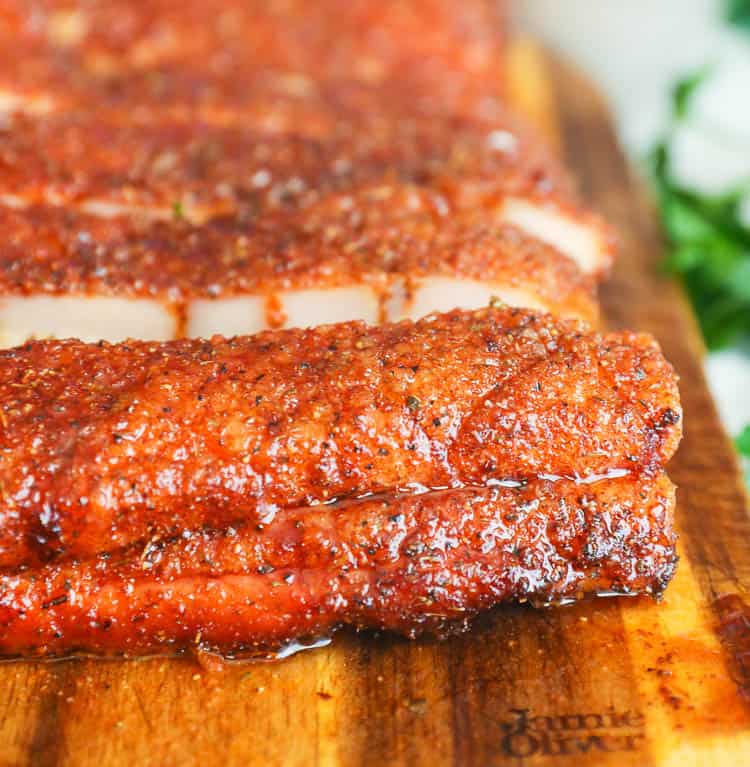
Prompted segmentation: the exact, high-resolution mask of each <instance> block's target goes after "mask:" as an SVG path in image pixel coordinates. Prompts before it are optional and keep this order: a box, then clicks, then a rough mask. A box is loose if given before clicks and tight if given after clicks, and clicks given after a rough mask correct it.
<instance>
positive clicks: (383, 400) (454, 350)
mask: <svg viewBox="0 0 750 767" xmlns="http://www.w3.org/2000/svg"><path fill="white" fill-rule="evenodd" d="M680 416H681V412H680V405H679V399H678V393H677V386H676V380H675V376H674V373H673V371H672V369H671V367H670V366H669V364H668V363H667V362H666V361H665V360H664V358H663V356H662V354H661V352H660V351H659V349H658V347H657V345H656V344H655V342H654V341H653V340H652V339H651V338H650V337H648V336H645V335H634V334H631V333H621V334H611V335H607V336H597V335H593V334H589V333H586V332H584V331H583V329H582V328H581V327H580V326H579V325H577V324H575V323H569V322H563V321H556V320H554V319H553V318H552V317H550V316H538V315H534V314H531V313H529V312H524V311H521V310H514V309H508V308H502V309H487V310H484V311H480V312H458V311H456V312H452V313H450V314H446V315H436V316H433V317H430V318H426V319H424V320H422V321H420V322H417V323H409V322H405V323H400V324H397V325H384V326H381V327H367V326H365V325H364V324H362V323H357V322H354V323H342V324H340V325H331V326H327V327H321V328H317V329H312V330H306V331H303V330H289V331H270V332H265V333H260V334H258V335H256V336H251V337H241V338H234V339H230V340H224V339H222V338H219V337H217V338H215V339H213V340H211V341H203V340H184V341H172V342H167V343H162V344H159V343H146V342H135V341H134V342H128V343H124V344H117V345H109V344H105V343H101V344H88V345H87V344H83V343H80V342H76V341H40V342H33V343H29V344H26V345H25V346H23V347H17V348H15V349H10V350H6V351H3V352H0V421H1V426H2V429H1V430H0V445H2V454H3V462H2V465H1V466H0V486H1V487H2V491H3V497H2V514H1V516H0V519H1V520H2V523H1V524H0V565H2V566H5V567H10V566H14V567H17V566H19V565H21V564H22V563H31V562H34V561H40V560H44V559H46V558H50V557H57V556H83V555H87V556H90V555H92V554H94V553H100V552H102V551H106V550H110V549H113V548H117V547H119V546H121V545H125V544H127V543H129V542H131V541H134V540H139V539H142V538H144V537H145V536H150V535H160V536H161V535H169V534H175V533H179V532H180V531H182V530H185V529H192V528H195V527H198V526H201V525H204V524H210V525H212V526H221V525H225V524H228V523H230V522H232V521H233V520H236V519H237V518H238V517H247V518H249V519H254V520H263V519H270V518H272V517H273V515H274V514H275V513H277V512H278V510H279V509H280V508H283V507H290V506H296V505H304V504H308V503H315V502H322V501H328V500H330V499H331V498H335V497H339V498H340V497H344V496H348V497H351V496H357V495H359V494H362V493H372V492H381V491H392V490H393V489H395V488H399V487H405V486H411V485H413V484H415V483H416V484H419V485H423V486H426V487H431V488H435V487H441V486H455V485H463V484H472V485H482V484H485V483H487V482H488V481H491V480H501V479H508V478H513V479H526V478H530V477H536V476H539V475H561V476H567V477H576V476H580V477H587V476H591V475H599V474H606V473H608V472H611V471H612V470H618V471H619V472H622V471H638V472H645V473H647V474H649V473H658V472H659V471H660V470H661V467H662V465H663V464H664V463H665V462H666V461H667V460H668V459H669V457H670V456H671V455H672V453H673V452H674V450H675V449H676V446H677V443H678V441H679V438H680V425H679V422H680Z"/></svg>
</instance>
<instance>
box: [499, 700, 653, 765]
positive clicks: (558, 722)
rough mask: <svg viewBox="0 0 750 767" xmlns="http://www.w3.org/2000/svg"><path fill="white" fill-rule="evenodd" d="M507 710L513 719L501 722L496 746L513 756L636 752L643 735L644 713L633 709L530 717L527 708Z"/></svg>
mask: <svg viewBox="0 0 750 767" xmlns="http://www.w3.org/2000/svg"><path fill="white" fill-rule="evenodd" d="M509 713H510V714H511V716H512V717H513V718H512V719H511V720H509V721H506V722H503V723H502V725H501V727H502V730H503V733H504V735H503V739H502V741H501V744H500V745H501V748H502V751H503V753H504V754H506V755H507V756H513V757H517V758H522V757H528V756H575V755H578V754H586V753H590V752H607V753H610V752H613V751H637V750H638V749H639V748H640V747H641V745H642V743H643V739H644V738H645V734H644V732H643V727H644V721H645V720H644V716H643V714H641V713H639V712H634V711H624V712H618V711H615V710H614V709H608V710H607V711H606V712H604V713H601V714H555V715H539V716H533V715H532V713H531V711H530V709H528V708H512V709H510V711H509Z"/></svg>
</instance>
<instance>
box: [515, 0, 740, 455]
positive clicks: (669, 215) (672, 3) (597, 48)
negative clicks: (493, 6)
mask: <svg viewBox="0 0 750 767" xmlns="http://www.w3.org/2000/svg"><path fill="white" fill-rule="evenodd" d="M513 9H514V17H515V18H514V21H515V23H516V24H517V26H519V27H520V28H521V29H524V30H526V31H529V32H530V33H532V34H533V35H534V36H535V37H539V38H542V39H543V40H545V41H546V42H547V43H548V44H550V45H552V46H553V47H555V48H557V49H558V50H560V51H561V52H563V53H564V54H566V55H567V56H568V57H570V58H572V59H573V60H575V61H576V62H577V63H578V64H579V65H580V66H581V67H582V68H583V69H585V70H586V71H587V72H588V73H589V74H590V75H592V76H594V77H595V78H596V79H597V80H598V82H599V84H600V86H601V87H602V89H603V90H604V91H605V93H606V95H607V97H608V100H609V102H610V104H611V106H612V109H613V112H614V114H615V116H616V120H617V123H618V129H619V131H620V135H621V138H622V141H623V144H624V145H625V147H626V148H627V149H628V151H629V152H630V154H631V156H632V158H633V159H634V161H635V162H636V163H637V164H638V165H639V166H640V167H641V168H642V169H643V171H644V172H645V173H648V174H649V175H650V176H651V180H652V182H653V183H654V188H655V189H656V191H657V197H658V199H659V202H660V206H661V212H662V218H663V221H664V225H665V228H666V230H667V232H668V237H669V240H670V246H671V253H670V254H669V257H668V262H667V267H668V268H669V269H671V270H672V271H674V272H676V273H677V274H679V275H680V276H681V278H682V279H684V280H685V283H686V285H687V287H688V291H689V293H690V294H691V297H692V298H693V302H694V305H695V307H696V310H697V313H698V316H699V319H700V321H701V324H702V327H703V330H704V336H705V337H706V341H707V343H708V345H709V348H710V350H711V353H710V354H709V357H708V360H707V372H708V374H709V378H710V381H711V385H712V388H713V390H714V393H715V395H716V398H717V402H718V405H719V407H720V410H721V412H722V417H723V419H724V421H725V424H726V426H727V429H728V431H729V432H730V433H731V434H732V435H733V436H735V437H736V438H737V440H738V446H739V447H740V449H741V451H744V452H746V454H747V456H748V457H750V0H658V2H654V0H564V1H561V0H516V2H515V3H514V6H513Z"/></svg>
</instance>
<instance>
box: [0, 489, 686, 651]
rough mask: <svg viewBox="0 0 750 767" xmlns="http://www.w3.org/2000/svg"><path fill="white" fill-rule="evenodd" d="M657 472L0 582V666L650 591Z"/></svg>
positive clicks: (295, 527)
mask: <svg viewBox="0 0 750 767" xmlns="http://www.w3.org/2000/svg"><path fill="white" fill-rule="evenodd" d="M673 507H674V490H673V487H672V485H671V483H670V482H669V481H668V480H667V479H666V477H664V476H663V475H657V476H656V477H654V478H653V479H648V478H644V477H633V478H631V477H628V478H622V479H616V480H608V481H604V482H597V483H594V484H591V485H586V486H582V485H580V484H576V483H574V482H571V481H567V480H559V481H556V482H553V481H545V480H535V481H532V482H530V483H528V484H527V485H524V486H519V487H494V488H484V489H477V488H464V489H456V490H445V491H441V492H431V493H425V494H422V495H411V494H410V495H406V496H398V495H397V496H387V497H382V498H367V499H362V500H358V501H353V502H349V503H345V504H339V505H333V506H316V507H313V508H304V509H297V510H289V511H285V512H281V513H280V514H279V515H278V516H277V518H276V519H275V520H274V521H272V522H271V523H269V524H267V525H260V526H255V525H252V524H246V523H239V524H237V525H236V526H232V527H228V528H226V529H223V530H193V531H188V530H185V531H183V532H182V534H181V535H178V536H177V537H175V538H173V539H169V540H164V539H162V540H156V541H152V542H146V543H145V544H140V545H137V546H133V547H131V548H127V549H123V550H121V551H117V552H114V553H112V554H111V555H104V554H102V555H99V556H96V557H94V558H92V559H90V560H87V561H83V562H79V563H72V564H52V565H47V566H44V567H41V568H39V569H36V570H31V571H25V572H17V573H6V574H4V575H0V654H3V655H18V654H26V655H28V654H40V655H59V654H68V653H74V652H97V653H122V652H129V653H133V654H142V653H160V652H175V651H181V650H186V649H187V650H208V651H218V652H221V653H222V654H225V655H240V656H242V655H247V654H251V655H252V654H257V653H259V652H268V651H273V650H276V649H279V646H281V645H283V644H284V643H285V642H289V641H291V640H295V639H300V638H310V637H319V636H321V635H328V634H330V633H331V632H332V631H333V630H334V629H335V628H336V627H338V626H339V625H341V624H352V625H354V626H357V627H358V628H377V629H392V630H396V631H399V632H402V633H405V634H408V635H410V636H414V635H416V634H418V633H421V632H424V631H431V632H436V633H438V634H441V633H445V632H446V631H449V630H454V629H455V628H456V627H461V626H464V625H465V623H466V621H467V619H468V618H470V617H472V616H473V615H474V614H475V613H476V612H477V611H478V610H481V609H485V608H488V607H490V606H492V605H494V604H497V603H499V602H502V601H505V600H510V599H514V600H517V599H522V600H523V599H531V600H534V601H538V602H544V603H546V602H557V601H561V600H568V599H574V598H580V597H582V596H585V595H587V594H597V593H602V592H606V593H625V594H629V593H644V592H645V593H652V594H655V595H658V594H659V593H660V592H661V591H662V589H663V588H664V587H665V585H666V584H667V582H668V581H669V579H670V578H671V576H672V573H673V570H674V566H675V562H676V557H675V551H674V542H675V536H674V533H673V530H672V514H673Z"/></svg>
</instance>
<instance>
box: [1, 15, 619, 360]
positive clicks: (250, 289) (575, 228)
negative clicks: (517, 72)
mask: <svg viewBox="0 0 750 767" xmlns="http://www.w3.org/2000/svg"><path fill="white" fill-rule="evenodd" d="M2 5H4V6H5V7H6V11H5V13H4V14H2V15H0V20H2V19H4V25H3V24H0V38H2V36H3V35H4V36H5V43H4V44H3V45H2V46H0V50H2V54H1V55H2V56H5V57H6V58H7V59H8V61H7V62H4V64H3V67H0V93H4V94H5V97H4V103H5V104H6V107H8V108H10V107H13V108H14V111H13V110H10V111H8V113H7V115H6V118H5V120H4V121H3V123H2V125H0V219H1V220H2V224H3V231H4V237H3V238H2V242H0V344H3V345H6V346H10V345H13V344H16V343H20V342H22V341H24V340H26V339H27V338H30V337H49V336H58V337H65V336H75V337H78V338H83V339H86V340H98V339H100V338H104V339H106V340H111V341H118V340H123V339H125V338H128V337H136V338H149V339H159V340H164V339H169V338H174V337H178V336H181V335H210V334H211V333H214V332H218V333H224V334H232V333H253V332H257V331H258V330H262V329H265V328H274V327H282V326H288V327H294V326H303V327H304V326H309V325H315V324H320V323H325V322H334V321H341V320H346V319H364V320H367V321H370V322H376V321H382V320H385V319H400V318H403V317H415V318H416V317H419V316H423V315H425V314H427V313H429V312H430V311H435V310H444V309H447V308H453V307H455V306H460V307H464V308H478V307H481V306H486V305H487V301H488V299H489V297H491V296H493V295H495V296H498V297H499V298H501V299H502V300H504V301H506V302H508V303H510V304H513V305H519V306H528V307H534V308H538V309H543V310H551V311H555V312H560V313H562V314H564V315H566V316H574V317H579V318H583V319H586V320H588V321H595V320H596V310H595V306H594V294H593V289H594V284H593V281H592V276H594V277H598V276H601V275H602V274H603V273H605V272H606V269H607V267H608V265H609V262H610V260H611V250H612V248H611V243H610V241H609V235H608V232H607V230H606V229H605V228H604V226H603V225H602V224H601V222H599V221H598V219H596V217H594V216H592V215H591V214H590V213H588V212H587V211H585V210H584V209H582V208H581V207H580V205H579V204H578V202H577V200H576V199H575V195H574V194H573V193H572V192H571V190H570V188H569V184H568V182H567V179H566V174H565V172H564V171H563V170H562V169H561V168H560V167H559V164H558V163H557V162H556V160H554V159H553V158H552V157H551V156H550V155H549V153H548V152H547V151H546V149H545V148H544V147H543V146H542V145H541V144H540V143H539V141H538V140H536V138H535V137H534V136H533V135H531V133H530V131H529V130H528V129H526V128H524V126H523V125H521V124H520V123H519V121H518V120H517V119H516V118H515V117H514V116H513V115H511V114H509V113H508V110H507V108H506V107H505V106H504V105H503V102H502V94H501V91H502V89H501V85H500V84H501V82H502V71H503V66H502V50H503V47H502V45H501V38H502V32H501V28H500V26H499V24H498V23H497V20H496V18H495V17H496V12H495V10H494V9H493V3H492V2H489V1H488V2H474V3H468V4H462V5H457V4H455V3H452V2H448V0H418V1H416V2H406V3H387V4H380V3H370V2H364V0H357V2H349V1H348V0H347V2H343V1H342V0H326V1H325V2H322V3H301V2H297V1H296V0H289V1H288V2H285V3H267V2H265V1H264V2H259V3H255V2H219V0H209V2H198V0H195V1H193V0H191V1H190V2H187V3H184V2H179V3H178V2H175V3H172V2H170V1H168V0H148V2H144V3H131V2H125V0H98V1H96V0H92V1H89V2H83V1H82V2H80V3H78V4H77V5H75V4H73V5H71V3H70V2H69V0H35V1H34V2H31V3H28V2H26V0H24V2H20V0H6V2H5V3H4V4H0V6H2ZM2 102H3V99H0V103H2ZM40 104H43V105H44V108H43V109H42V108H40ZM527 255H528V256H529V257H528V259H527V257H526V256H527ZM519 261H521V262H522V263H519Z"/></svg>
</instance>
